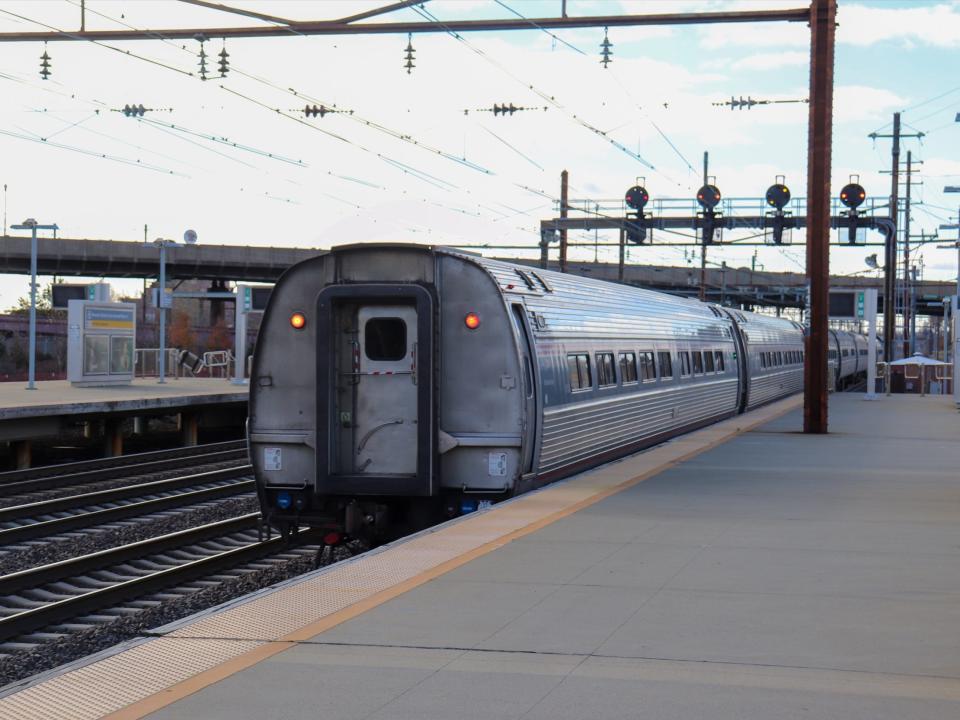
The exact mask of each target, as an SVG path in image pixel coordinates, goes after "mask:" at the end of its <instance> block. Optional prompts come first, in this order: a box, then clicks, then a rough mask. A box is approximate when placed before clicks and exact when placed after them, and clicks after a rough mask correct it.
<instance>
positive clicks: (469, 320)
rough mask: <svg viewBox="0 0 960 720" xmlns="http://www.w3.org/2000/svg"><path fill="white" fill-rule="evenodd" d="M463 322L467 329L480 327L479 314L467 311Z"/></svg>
mask: <svg viewBox="0 0 960 720" xmlns="http://www.w3.org/2000/svg"><path fill="white" fill-rule="evenodd" d="M463 324H464V325H466V326H467V329H468V330H476V329H477V328H478V327H480V316H479V315H477V314H476V313H475V312H469V313H467V315H466V317H465V318H463Z"/></svg>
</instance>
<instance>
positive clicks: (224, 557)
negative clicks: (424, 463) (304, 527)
mask: <svg viewBox="0 0 960 720" xmlns="http://www.w3.org/2000/svg"><path fill="white" fill-rule="evenodd" d="M235 532H236V531H235ZM226 534H230V533H226ZM304 536H305V535H301V537H304ZM221 537H222V536H221ZM285 544H286V543H285V541H284V540H283V539H281V538H280V537H276V538H273V539H271V540H265V541H253V542H251V543H250V544H249V545H245V546H243V547H239V548H234V549H232V550H227V551H224V552H221V553H217V554H214V555H211V556H209V557H205V558H200V559H197V560H192V561H189V562H187V563H185V564H183V565H177V566H175V567H170V568H165V569H163V570H160V571H158V572H155V573H151V574H149V575H144V576H142V577H135V578H131V579H129V580H125V581H122V582H120V583H117V584H116V585H111V586H109V587H101V588H97V589H95V590H90V591H89V592H85V593H82V594H79V595H76V596H74V597H68V598H64V599H62V600H57V601H54V602H52V603H49V604H47V605H42V606H39V607H35V608H30V609H28V610H24V611H22V612H19V613H16V614H15V615H10V616H7V617H5V618H2V619H0V640H2V641H9V640H11V639H13V638H16V637H19V636H22V635H26V634H29V633H31V632H36V631H37V630H40V629H42V628H45V627H49V626H51V625H55V624H57V623H62V622H64V621H66V620H70V619H72V618H76V617H82V616H83V615H86V614H89V613H91V612H95V611H97V610H102V609H106V608H108V607H112V606H115V605H118V604H121V603H123V602H126V601H129V600H132V599H134V598H138V597H142V596H144V595H149V594H151V593H155V592H159V591H161V590H163V589H165V588H169V587H175V586H177V585H182V584H184V583H187V582H191V581H193V580H196V579H198V578H202V577H204V576H208V575H215V574H218V573H220V572H223V571H224V570H227V569H229V568H231V567H236V566H237V565H241V564H243V563H245V562H250V561H253V560H256V559H258V558H260V557H263V556H264V555H267V554H269V553H271V552H273V551H274V550H275V549H278V548H281V547H284V546H285Z"/></svg>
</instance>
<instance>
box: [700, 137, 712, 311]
mask: <svg viewBox="0 0 960 720" xmlns="http://www.w3.org/2000/svg"><path fill="white" fill-rule="evenodd" d="M709 167H710V153H709V152H707V151H706V150H704V151H703V184H704V185H706V184H707V176H708V174H709V172H708V170H709ZM706 299H707V236H706V235H704V236H703V237H702V238H701V240H700V302H703V301H704V300H706Z"/></svg>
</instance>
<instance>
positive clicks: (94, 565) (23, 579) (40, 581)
mask: <svg viewBox="0 0 960 720" xmlns="http://www.w3.org/2000/svg"><path fill="white" fill-rule="evenodd" d="M259 517H260V513H258V512H256V513H248V514H246V515H240V516H238V517H235V518H230V519H229V520H219V521H217V522H213V523H208V524H206V525H201V526H199V527H195V528H188V529H186V530H179V531H177V532H173V533H169V534H167V535H160V536H159V537H155V538H147V539H146V540H140V541H138V542H134V543H130V544H129V545H121V546H119V547H115V548H107V549H106V550H99V551H97V552H94V553H90V554H88V555H81V556H79V557H75V558H70V559H68V560H61V561H59V562H54V563H49V564H47V565H40V566H38V567H32V568H28V569H26V570H20V571H18V572H14V573H10V574H9V575H2V576H0V587H2V588H3V594H4V595H16V594H17V593H20V592H23V591H24V590H30V589H32V588H36V587H39V586H41V585H45V584H47V583H52V582H57V581H61V580H65V579H68V578H71V577H76V576H78V575H84V574H86V573H90V572H93V571H95V570H102V569H104V568H107V567H110V566H112V565H119V564H120V563H124V562H129V561H130V560H134V559H137V558H141V557H144V556H145V555H150V554H154V553H161V552H165V551H167V550H170V549H172V548H178V547H182V546H184V545H188V544H190V543H198V542H203V541H204V540H208V539H209V538H211V537H215V536H217V535H226V534H228V533H232V532H238V531H240V530H255V529H256V528H257V519H258V518H259ZM0 605H2V601H0Z"/></svg>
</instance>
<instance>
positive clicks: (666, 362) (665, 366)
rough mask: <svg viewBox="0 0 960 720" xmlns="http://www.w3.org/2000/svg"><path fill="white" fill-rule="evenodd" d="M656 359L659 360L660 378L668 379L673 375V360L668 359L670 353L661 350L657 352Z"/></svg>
mask: <svg viewBox="0 0 960 720" xmlns="http://www.w3.org/2000/svg"><path fill="white" fill-rule="evenodd" d="M657 359H658V360H659V361H660V379H661V380H669V379H670V378H672V377H673V362H672V361H671V360H670V353H669V352H666V351H664V350H661V351H660V352H658V353H657Z"/></svg>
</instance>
